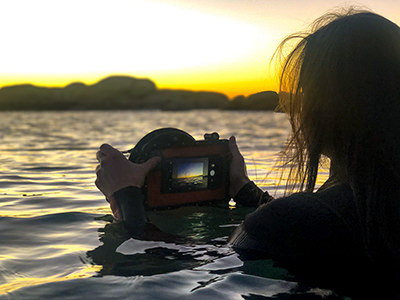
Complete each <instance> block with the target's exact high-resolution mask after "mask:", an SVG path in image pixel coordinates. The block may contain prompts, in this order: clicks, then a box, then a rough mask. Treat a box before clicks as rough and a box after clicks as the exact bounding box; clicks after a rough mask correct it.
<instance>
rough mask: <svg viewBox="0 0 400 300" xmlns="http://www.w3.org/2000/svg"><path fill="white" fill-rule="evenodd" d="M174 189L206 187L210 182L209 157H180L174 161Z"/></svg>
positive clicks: (172, 184) (172, 185)
mask: <svg viewBox="0 0 400 300" xmlns="http://www.w3.org/2000/svg"><path fill="white" fill-rule="evenodd" d="M171 179H172V182H171V188H173V189H174V190H177V191H179V190H199V189H206V188H207V182H208V158H207V157H203V158H179V159H174V160H173V161H172V178H171Z"/></svg>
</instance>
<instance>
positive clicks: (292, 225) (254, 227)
mask: <svg viewBox="0 0 400 300" xmlns="http://www.w3.org/2000/svg"><path fill="white" fill-rule="evenodd" d="M114 197H115V199H116V201H117V203H118V204H119V206H120V212H121V215H122V219H123V220H124V222H125V224H126V226H127V227H128V228H129V229H130V230H131V232H132V233H133V236H136V237H139V238H146V239H147V238H149V237H148V236H149V235H148V233H149V232H150V236H151V235H153V234H151V232H154V228H155V227H154V226H153V225H151V224H150V223H149V222H148V220H147V219H146V217H145V215H144V209H143V198H144V197H143V194H142V193H141V191H140V189H139V188H135V187H129V188H125V189H123V190H121V191H118V192H117V193H115V195H114ZM235 201H236V202H237V203H238V204H239V205H245V206H254V207H257V209H255V210H254V212H252V213H250V214H248V215H247V216H246V218H245V220H244V221H243V222H242V224H241V225H240V226H239V227H238V228H237V229H236V230H235V231H234V232H233V234H232V235H231V237H230V239H229V243H230V244H231V245H232V247H233V248H234V249H235V250H236V251H237V252H238V253H239V254H240V255H241V256H242V257H243V258H244V259H247V258H250V259H258V258H272V259H274V261H275V262H277V263H278V264H279V265H280V266H283V267H285V268H286V269H288V270H289V271H291V272H292V273H293V274H295V275H296V276H297V278H302V279H304V278H307V280H308V279H310V278H311V281H315V280H317V282H318V283H319V284H320V283H321V282H322V284H324V283H328V284H327V286H328V287H330V285H331V284H332V283H335V284H337V285H338V286H339V288H343V287H344V288H345V289H346V290H347V289H348V288H349V287H350V288H351V289H353V288H355V289H356V290H357V291H364V290H366V286H365V284H366V285H368V284H369V283H367V282H370V281H372V282H373V283H374V284H375V283H377V278H375V277H372V276H375V275H374V273H375V272H376V271H374V269H373V268H372V267H371V265H370V264H369V260H368V258H367V255H366V254H365V251H364V247H363V243H362V241H361V232H360V229H359V225H358V221H357V213H356V207H355V202H354V200H353V193H352V190H351V188H350V187H349V186H348V185H346V184H340V183H337V182H336V183H335V182H330V181H329V180H328V182H327V183H326V184H324V185H323V186H322V187H321V188H320V189H319V190H318V191H317V192H316V193H295V194H292V195H291V196H288V197H282V198H278V199H273V198H272V197H270V195H269V194H268V193H267V192H263V191H262V190H261V189H259V188H258V187H257V186H256V185H255V184H254V183H253V182H249V183H247V184H246V185H245V186H243V188H242V189H241V190H240V191H239V193H238V194H237V195H236V197H235ZM149 228H150V230H149ZM153 236H154V235H153ZM166 237H167V239H168V238H170V240H171V241H173V237H172V238H171V236H170V235H166ZM381 275H382V274H379V276H378V279H379V277H380V276H381ZM382 280H383V281H386V279H382Z"/></svg>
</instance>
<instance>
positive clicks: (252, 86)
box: [0, 71, 278, 99]
mask: <svg viewBox="0 0 400 300" xmlns="http://www.w3.org/2000/svg"><path fill="white" fill-rule="evenodd" d="M220 72H221V73H228V74H222V75H221V76H220V77H217V76H216V74H214V76H212V74H211V75H209V74H208V73H207V72H203V73H198V74H188V76H184V75H182V74H181V73H175V74H169V75H168V74H160V75H154V76H145V75H143V74H139V75H135V74H104V75H103V74H90V73H89V74H76V75H61V74H58V75H41V74H39V75H23V74H15V75H8V74H0V88H2V87H6V86H12V85H20V84H32V85H36V86H43V87H65V86H67V85H69V84H71V83H74V82H82V83H84V84H87V85H92V84H94V83H96V82H98V81H100V80H102V79H103V78H106V77H108V76H113V75H122V76H132V77H136V78H148V79H150V80H152V81H153V82H154V83H155V84H156V86H157V88H158V89H186V90H194V91H211V92H219V93H223V94H225V95H227V96H228V97H229V98H231V99H232V98H234V97H235V96H239V95H244V96H248V95H250V94H254V93H258V92H261V91H266V90H270V91H277V86H278V84H277V80H276V79H275V78H274V76H272V75H270V76H268V75H267V74H266V75H262V74H260V75H259V74H257V72H254V74H256V76H253V75H252V74H251V72H249V74H248V76H242V77H240V76H232V75H229V72H226V71H225V72H222V71H220ZM207 75H208V76H207Z"/></svg>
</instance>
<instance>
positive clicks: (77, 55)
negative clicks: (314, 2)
mask: <svg viewBox="0 0 400 300" xmlns="http://www.w3.org/2000/svg"><path fill="white" fill-rule="evenodd" d="M21 2H22V3H21ZM21 5H23V7H24V9H23V10H21V9H20V8H21ZM2 6H3V7H2V10H3V15H2V18H1V19H0V26H2V28H10V30H8V31H4V33H3V34H2V41H3V43H2V44H3V47H2V55H0V65H1V70H0V80H1V81H2V82H1V83H0V85H1V86H4V85H8V84H10V83H12V82H20V83H22V82H24V81H25V82H28V81H29V78H31V79H33V80H31V82H33V83H39V84H44V85H47V86H54V85H63V84H66V83H69V82H71V81H77V80H81V81H84V82H88V81H90V82H93V81H94V78H95V77H96V79H100V78H101V77H104V76H107V75H109V74H130V75H133V76H139V77H149V78H151V79H154V80H155V81H156V82H157V81H161V85H166V84H172V85H174V84H173V82H172V81H171V80H167V81H164V79H166V78H167V76H166V74H170V75H171V74H172V75H174V74H179V75H180V76H179V78H180V79H182V77H186V78H188V77H189V78H190V75H193V76H195V75H196V73H197V72H198V74H201V75H202V79H200V82H204V81H208V82H209V83H211V82H219V81H220V79H221V78H222V73H221V72H220V71H223V70H227V69H228V70H231V67H232V66H233V65H235V64H237V63H238V62H239V63H240V62H241V61H243V60H246V59H249V58H251V57H252V56H254V55H255V54H254V49H259V48H260V36H261V35H263V36H264V37H265V38H267V37H266V36H265V34H264V33H261V32H260V30H259V29H258V28H257V27H255V26H253V25H251V24H247V23H243V22H239V21H236V20H234V19H231V18H228V17H223V16H220V15H212V14H209V13H205V12H200V11H196V10H190V9H187V8H181V7H178V6H174V5H171V4H164V3H161V2H152V1H143V0H134V1H128V0H116V1H113V4H112V5H110V2H109V1H102V0H101V1H99V0H96V1H93V0H87V1H77V0H71V1H68V2H63V1H62V2H59V1H51V0H38V1H18V2H12V1H8V2H7V4H3V5H2ZM43 8H45V9H43ZM16 16H18V17H16ZM21 20H24V21H23V22H21ZM261 50H262V51H265V49H261ZM266 60H267V58H266ZM252 67H254V66H252ZM208 68H211V69H210V70H209V71H208V72H207V71H206V72H205V71H204V70H207V69H208ZM213 68H214V69H213ZM215 69H218V71H217V72H215ZM211 70H213V71H211ZM185 74H186V75H185ZM187 74H189V75H187ZM196 77H197V78H194V79H193V80H191V81H192V83H195V82H196V80H197V82H199V81H198V77H199V75H197V76H196ZM230 77H232V74H231V76H230ZM233 77H234V79H233V82H235V81H236V82H238V81H249V80H248V79H246V78H245V79H244V80H243V79H242V78H243V73H242V74H239V72H238V73H237V74H236V75H235V76H233ZM18 78H19V79H18ZM235 79H236V80H235ZM261 79H262V78H261ZM176 80H177V83H176V84H175V85H177V84H178V81H179V79H176ZM228 80H229V81H231V79H228Z"/></svg>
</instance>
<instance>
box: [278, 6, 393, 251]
mask: <svg viewBox="0 0 400 300" xmlns="http://www.w3.org/2000/svg"><path fill="white" fill-rule="evenodd" d="M296 39H298V40H299V41H298V43H297V44H296V46H295V47H294V48H293V50H292V51H291V52H290V53H289V54H288V55H286V56H285V59H284V62H283V64H282V72H281V75H280V82H281V85H280V96H281V97H280V98H281V99H280V107H281V109H282V110H283V111H284V112H286V113H287V114H288V115H289V120H290V123H291V126H292V134H291V137H290V139H289V141H288V144H287V147H286V149H285V151H284V152H283V153H284V155H285V160H286V162H287V163H288V165H289V170H290V171H289V175H288V184H287V190H290V191H293V190H297V191H308V192H312V191H313V190H314V188H315V183H316V179H317V175H318V168H319V165H320V162H321V157H323V156H324V155H325V156H328V157H329V158H330V159H331V162H332V164H333V166H334V167H335V176H336V177H337V178H338V179H339V180H340V181H342V182H344V183H347V184H349V185H350V186H351V188H352V190H353V194H354V201H355V203H356V207H357V213H358V219H359V224H358V225H359V226H360V228H361V232H362V235H363V236H362V237H363V241H364V244H365V247H366V250H367V253H368V254H369V255H370V257H379V256H382V251H384V252H385V253H387V251H388V250H389V252H390V253H392V254H393V255H395V256H396V257H397V258H398V257H399V256H398V249H399V248H400V243H399V242H400V237H399V236H398V233H399V232H400V202H399V201H400V197H399V196H400V192H399V191H400V28H399V27H398V26H397V25H396V24H394V23H392V22H391V21H389V20H387V19H386V18H384V17H382V16H380V15H377V14H374V13H372V12H369V11H364V10H363V11H360V10H355V9H348V10H346V11H342V12H334V13H328V14H326V15H324V16H322V17H321V18H319V19H317V20H316V21H315V22H314V23H313V25H312V27H311V30H310V31H309V32H307V33H300V34H294V35H292V36H290V37H289V38H287V39H285V40H284V41H283V42H282V44H281V45H280V47H279V49H280V51H281V52H282V51H283V49H285V46H286V45H287V44H288V42H292V41H293V40H296ZM382 249H384V250H382Z"/></svg>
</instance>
